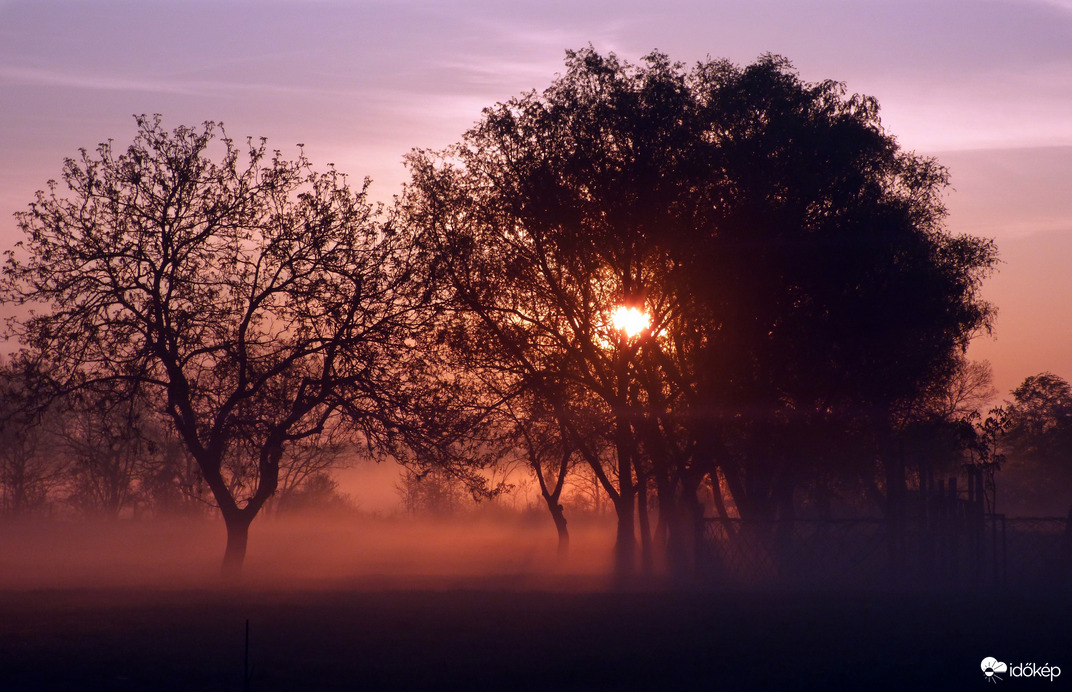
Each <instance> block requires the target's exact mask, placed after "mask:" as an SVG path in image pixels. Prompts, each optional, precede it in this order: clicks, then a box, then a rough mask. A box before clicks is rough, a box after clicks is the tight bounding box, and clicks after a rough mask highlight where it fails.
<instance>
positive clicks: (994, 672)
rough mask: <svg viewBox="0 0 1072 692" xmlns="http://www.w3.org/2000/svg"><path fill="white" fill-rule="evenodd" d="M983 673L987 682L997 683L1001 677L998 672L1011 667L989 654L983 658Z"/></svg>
mask: <svg viewBox="0 0 1072 692" xmlns="http://www.w3.org/2000/svg"><path fill="white" fill-rule="evenodd" d="M982 668H983V675H985V676H986V681H987V682H993V683H997V681H998V680H1000V679H1001V676H1000V675H998V673H1004V672H1005V671H1007V670H1008V669H1009V667H1008V666H1007V665H1005V664H1004V663H1002V662H1001V661H999V660H998V659H996V658H994V657H993V656H987V657H986V658H984V659H983V664H982Z"/></svg>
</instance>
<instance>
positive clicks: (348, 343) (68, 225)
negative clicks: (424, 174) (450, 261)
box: [2, 116, 424, 574]
mask: <svg viewBox="0 0 1072 692" xmlns="http://www.w3.org/2000/svg"><path fill="white" fill-rule="evenodd" d="M137 125H138V133H137V136H136V137H135V139H134V141H133V143H132V144H131V145H130V146H129V147H128V148H127V150H126V151H125V152H121V153H120V152H117V151H116V150H115V149H114V148H113V146H112V143H111V142H108V143H105V144H101V145H100V146H99V147H98V148H97V150H96V152H95V153H90V152H88V151H86V150H82V152H81V155H80V157H79V158H77V159H68V160H67V161H66V163H65V165H64V170H63V184H62V185H60V184H57V183H56V182H50V184H49V189H48V191H45V192H39V193H38V195H37V198H36V200H35V201H34V202H33V203H32V204H31V205H30V207H29V210H28V211H25V212H22V213H20V214H19V215H18V223H19V227H20V228H21V229H22V231H23V232H24V234H25V239H24V240H23V241H22V242H20V243H19V244H18V246H17V247H16V249H15V250H13V251H9V252H8V253H7V262H6V265H5V267H4V272H3V282H2V286H3V294H4V297H5V298H6V299H7V300H11V301H15V302H17V303H19V304H30V303H33V304H35V305H39V306H43V307H42V309H40V310H39V311H35V312H33V313H31V314H30V315H29V316H28V317H25V318H21V319H17V320H16V321H15V322H14V323H13V324H12V330H11V331H12V333H13V334H14V335H15V336H16V337H18V338H19V340H20V341H21V343H22V344H24V346H25V347H26V348H28V349H31V350H32V351H34V352H36V353H38V354H41V358H43V359H44V360H45V361H46V363H47V364H48V367H47V368H46V370H47V371H48V372H52V373H64V375H65V376H64V377H63V380H62V382H60V383H59V385H60V387H61V389H62V390H67V391H70V390H75V389H93V388H95V387H98V388H107V387H108V386H109V385H110V383H113V382H117V381H118V382H126V383H135V384H136V385H137V386H138V387H140V388H142V389H144V390H145V391H146V392H147V393H151V394H153V395H154V396H155V397H156V400H157V401H159V402H160V405H161V408H162V414H163V415H164V416H165V417H166V418H167V420H169V421H170V423H171V425H172V426H173V428H174V431H175V433H176V435H177V437H178V438H179V439H181V441H182V443H183V445H184V446H185V448H186V450H187V451H188V452H189V454H190V456H191V457H192V458H193V459H194V460H195V461H196V463H197V466H198V468H199V470H200V473H201V476H202V478H203V479H204V482H205V483H206V484H207V485H208V487H209V489H210V490H211V493H212V497H213V498H214V500H215V502H216V504H217V505H218V506H219V509H220V512H221V514H222V515H223V519H224V522H225V524H226V527H227V548H226V552H225V556H224V571H225V572H227V573H230V574H235V573H237V572H238V571H239V570H240V568H241V564H242V561H243V559H244V556H245V552H246V545H247V540H248V532H249V526H250V523H251V521H252V520H253V518H254V517H255V516H256V515H257V513H258V511H259V510H260V509H261V507H263V505H264V504H265V502H266V501H267V500H268V499H269V498H270V497H272V495H273V493H274V492H275V491H276V488H277V486H278V482H279V468H280V461H281V460H282V459H283V457H284V454H285V453H286V451H287V449H288V447H290V446H291V445H294V444H296V443H298V442H300V441H303V440H309V439H311V438H315V437H317V436H318V435H320V433H321V432H322V431H323V429H324V426H325V425H326V423H327V422H328V421H329V420H330V419H331V418H332V416H334V415H335V414H336V412H341V413H344V414H345V416H346V418H347V420H348V421H349V424H350V425H351V426H352V428H353V429H354V430H356V432H357V434H358V439H359V440H360V441H362V442H363V443H365V444H370V445H371V444H374V443H375V442H376V440H378V439H381V438H384V439H386V438H388V437H390V435H389V434H388V432H387V431H388V429H389V428H390V427H391V425H392V424H393V423H394V422H395V421H396V420H397V419H398V418H399V417H402V416H405V415H407V412H410V411H411V410H412V403H413V402H414V401H416V400H417V399H419V398H420V397H419V394H418V393H419V391H420V384H421V383H420V382H418V381H416V378H419V376H420V373H421V372H423V370H422V369H421V368H420V367H419V366H417V365H415V366H414V367H413V368H409V367H408V365H409V364H410V362H411V361H412V360H413V359H414V354H415V353H416V349H413V348H410V347H409V346H408V345H407V340H408V343H414V344H415V343H416V341H415V339H420V338H422V336H421V334H422V332H423V329H422V324H421V320H422V319H424V312H423V311H422V306H423V304H424V303H423V298H422V292H421V290H419V288H420V287H419V286H418V283H419V282H418V281H417V280H416V279H415V276H414V272H415V267H416V266H417V265H418V263H417V261H416V260H417V256H416V250H415V249H414V248H415V246H414V245H413V244H412V243H410V242H409V241H408V239H407V238H406V237H405V235H404V234H401V233H399V232H397V230H396V229H395V227H394V226H392V224H390V223H389V222H386V221H384V219H383V216H382V214H381V213H380V212H379V210H378V209H377V208H376V207H373V206H372V205H370V204H369V203H368V201H367V197H366V188H367V185H368V181H367V180H366V181H365V185H364V186H362V188H361V189H360V190H359V191H357V192H354V191H352V190H351V189H350V187H349V185H348V183H347V180H346V178H345V176H343V175H342V174H340V173H338V172H337V171H335V170H334V169H329V170H328V171H327V172H326V173H319V172H316V171H314V170H313V169H312V167H311V165H310V163H309V162H308V161H307V160H306V158H305V157H304V155H302V154H299V155H298V157H297V158H296V159H295V160H293V161H288V160H287V159H285V158H283V156H282V155H281V154H280V153H279V152H278V151H276V152H274V153H272V154H270V153H269V152H268V151H267V149H266V145H265V142H264V140H260V141H259V142H254V141H253V140H248V141H247V146H246V147H244V148H243V147H239V146H238V145H237V144H236V143H235V142H234V141H232V140H231V139H228V138H227V137H226V136H225V134H224V132H223V129H222V127H221V126H219V125H216V124H214V123H211V122H209V123H205V124H204V126H203V127H202V128H201V129H194V128H189V127H178V128H176V129H175V130H174V131H172V132H168V131H166V130H165V129H164V128H163V127H162V125H161V119H160V117H159V116H156V117H153V118H147V117H145V116H142V117H139V118H137ZM409 415H412V414H409Z"/></svg>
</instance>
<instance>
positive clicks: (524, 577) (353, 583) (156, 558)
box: [0, 511, 614, 590]
mask: <svg viewBox="0 0 1072 692" xmlns="http://www.w3.org/2000/svg"><path fill="white" fill-rule="evenodd" d="M571 528H573V532H572V546H571V548H572V549H571V554H570V556H569V558H568V559H567V560H565V561H564V562H560V561H559V560H558V558H557V553H556V551H557V543H556V538H555V531H554V527H553V526H552V525H551V521H550V519H548V518H547V517H546V516H545V515H544V514H538V513H535V512H531V513H525V514H514V513H508V512H494V511H492V512H485V513H483V514H479V513H478V514H474V515H472V516H461V517H444V518H438V519H437V518H428V517H421V518H414V517H410V516H407V515H404V514H396V515H395V516H370V515H364V514H360V513H357V512H347V513H340V512H335V513H330V512H325V513H320V512H301V513H291V514H286V515H283V516H267V517H264V518H263V519H262V520H260V521H258V522H257V524H256V525H255V526H254V527H253V528H252V530H251V532H250V549H249V556H248V559H247V564H246V570H245V573H244V575H243V578H242V585H243V586H245V587H250V588H257V589H308V588H314V589H316V588H342V587H346V588H356V589H405V588H432V589H440V588H451V587H457V586H460V585H465V584H471V585H489V584H490V585H495V586H496V587H501V588H523V587H533V586H538V585H540V584H544V585H546V584H547V583H549V580H550V581H554V582H556V583H559V584H560V585H561V586H560V587H559V588H573V587H574V586H576V587H577V588H586V589H590V588H599V587H600V586H605V585H606V584H607V583H609V573H610V567H611V557H612V548H613V540H614V532H613V521H611V520H610V519H609V518H607V519H602V520H601V519H590V520H587V521H584V520H580V521H577V522H576V526H571ZM225 541H226V536H225V534H224V531H223V529H222V526H221V525H220V522H219V519H218V518H216V517H204V518H173V519H139V520H110V521H105V520H85V519H78V520H54V521H35V520H25V521H19V522H5V523H3V524H0V589H23V590H24V589H86V588H132V587H137V588H153V589H201V588H213V587H215V586H224V585H225V584H226V583H225V582H223V581H222V580H221V577H220V555H221V554H222V552H223V547H224V543H225Z"/></svg>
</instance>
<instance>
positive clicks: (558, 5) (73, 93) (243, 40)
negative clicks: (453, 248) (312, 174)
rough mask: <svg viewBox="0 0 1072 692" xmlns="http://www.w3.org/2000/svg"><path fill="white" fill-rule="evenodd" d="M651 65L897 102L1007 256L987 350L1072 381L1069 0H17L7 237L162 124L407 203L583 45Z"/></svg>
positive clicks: (3, 237)
mask: <svg viewBox="0 0 1072 692" xmlns="http://www.w3.org/2000/svg"><path fill="white" fill-rule="evenodd" d="M589 42H591V43H592V44H593V45H594V46H595V48H596V49H597V50H599V51H602V52H606V51H614V52H616V53H618V55H619V56H621V57H623V58H626V59H628V60H631V61H636V60H638V59H639V58H640V57H641V56H642V55H643V54H645V53H647V52H649V51H650V50H652V49H655V48H658V49H659V50H662V51H664V52H666V53H668V54H669V55H670V56H671V57H672V58H674V59H677V60H681V61H684V62H693V61H696V60H699V59H702V58H704V57H705V56H707V55H710V56H712V57H725V58H729V59H731V60H733V61H735V62H739V63H747V62H750V61H752V60H754V59H755V58H756V57H757V56H758V55H760V54H762V53H765V52H773V53H780V54H782V55H785V56H787V57H788V58H790V59H791V60H792V61H793V62H794V64H795V65H796V66H797V68H798V69H799V70H800V72H801V75H802V76H803V77H804V78H805V79H808V80H819V79H826V78H833V79H838V80H842V81H844V82H846V83H847V86H848V88H849V89H850V90H851V91H856V92H862V93H867V94H871V95H873V96H875V97H877V98H878V99H879V102H880V103H881V104H882V113H883V121H884V123H885V124H886V126H887V127H888V128H889V130H890V131H892V132H893V133H894V134H895V135H897V137H898V140H899V141H900V143H901V144H902V146H903V147H904V148H906V149H911V150H916V151H919V152H923V153H926V154H932V155H935V156H937V157H938V158H939V160H940V161H942V162H943V163H944V164H946V165H947V166H949V168H950V169H951V172H952V177H953V187H954V188H955V189H954V190H953V191H951V192H950V195H949V199H948V204H949V208H950V210H951V215H950V218H949V226H950V228H951V229H952V230H953V231H954V232H968V233H975V234H981V235H986V236H988V237H992V238H995V239H996V240H997V241H998V245H999V249H1000V250H1001V254H1002V258H1003V260H1004V264H1003V265H1002V267H1001V272H1000V273H999V275H998V276H996V277H995V278H994V279H992V280H991V281H990V282H988V284H987V287H986V292H987V295H988V297H989V298H990V299H991V300H992V301H994V302H995V303H996V304H997V305H998V307H999V309H1000V311H1001V312H1000V316H999V319H998V324H997V339H996V340H986V339H980V340H979V341H978V342H977V344H976V345H974V346H973V348H972V351H971V355H972V356H973V357H976V358H988V359H990V360H991V362H992V363H993V365H994V370H995V375H996V384H997V386H998V387H999V388H1000V389H1001V390H1002V393H1003V394H1006V393H1007V392H1008V390H1009V389H1010V388H1012V387H1013V386H1015V385H1016V384H1017V383H1019V381H1021V380H1022V379H1023V378H1024V377H1026V376H1027V375H1030V374H1034V373H1036V372H1039V371H1042V370H1050V371H1053V372H1056V373H1057V374H1059V375H1061V376H1063V377H1065V378H1072V348H1070V346H1072V271H1070V270H1072V184H1070V183H1072V0H1006V1H1004V2H986V1H984V0H959V1H958V0H925V1H919V2H917V1H915V0H899V1H894V0H882V1H879V0H875V1H872V0H855V1H849V0H747V1H746V0H740V1H736V0H735V1H732V2H710V1H709V2H700V1H699V0H694V1H691V2H689V1H675V0H664V1H663V2H661V3H658V4H657V3H653V2H651V0H646V1H644V2H638V1H636V0H615V1H614V2H604V1H600V2H586V1H584V0H571V1H570V2H541V3H539V4H536V3H533V4H531V5H528V4H521V3H517V2H507V1H505V0H500V1H499V2H490V1H488V2H477V1H473V0H468V1H460V2H416V1H407V0H380V1H373V2H343V1H341V0H336V1H331V0H243V1H239V0H231V1H229V0H213V1H212V2H202V1H200V0H194V1H182V2H179V1H177V0H172V1H168V0H159V1H149V0H141V1H139V0H126V1H118V0H113V1H102V2H94V1H90V0H81V1H75V0H68V1H50V0H25V1H21V0H0V94H2V96H0V99H2V101H0V103H2V109H0V245H2V246H3V247H8V246H10V245H11V244H12V243H13V242H14V241H15V239H16V238H17V235H18V234H17V231H16V228H15V222H14V219H13V218H12V216H11V214H12V213H13V212H14V211H16V210H18V209H21V208H24V206H25V205H26V204H27V203H28V202H29V201H30V199H31V198H32V196H33V192H34V190H36V189H38V188H41V187H44V185H45V182H46V181H47V180H48V179H49V178H54V177H58V175H59V173H60V167H61V162H62V160H63V158H64V157H65V156H70V155H73V154H74V153H75V152H76V151H77V149H78V148H79V147H93V146H95V145H96V143H97V142H100V141H102V140H104V139H108V138H113V139H115V140H116V142H117V144H118V145H120V146H123V145H125V144H126V143H127V142H128V141H129V140H130V138H131V137H132V136H133V134H134V120H133V118H132V117H131V115H132V114H134V113H154V112H159V113H162V114H163V115H164V116H165V124H166V125H168V126H172V127H173V126H176V125H179V124H197V123H200V122H202V121H204V120H217V121H222V122H223V123H224V124H225V125H226V127H227V131H228V133H229V134H230V135H231V136H232V137H236V138H240V137H245V136H247V135H253V136H258V137H259V136H266V137H268V138H269V146H271V147H273V148H279V149H282V150H283V151H284V152H285V153H293V152H294V145H295V144H296V143H298V142H303V143H304V144H305V150H306V153H307V154H308V155H309V156H310V158H311V159H312V160H313V162H314V164H316V165H317V166H318V167H322V166H323V165H324V164H326V163H328V162H332V163H335V164H336V166H337V167H338V168H339V169H340V170H342V171H344V172H347V173H349V174H351V175H352V176H353V177H354V178H355V179H358V180H359V179H360V178H362V177H364V176H366V175H368V176H371V177H372V178H373V179H374V184H373V188H372V191H373V195H374V196H376V197H378V198H381V199H389V198H390V196H391V195H392V194H394V193H395V192H396V191H397V190H398V186H399V185H400V184H401V182H402V181H403V179H404V170H403V168H402V165H401V159H402V156H403V155H404V154H405V153H406V152H407V151H408V150H409V149H411V148H413V147H428V148H438V147H441V146H444V145H446V144H449V143H451V142H453V141H455V140H456V139H457V138H458V137H459V135H460V134H461V133H462V132H463V131H464V130H465V129H466V128H467V127H468V126H469V125H471V124H472V123H473V121H475V120H476V119H477V118H478V117H479V115H480V109H481V108H483V107H484V106H487V105H491V104H493V103H495V102H497V101H501V100H504V99H506V98H509V97H510V96H512V95H515V94H517V93H520V92H522V91H527V90H530V89H542V88H543V87H545V86H546V85H547V84H548V83H549V82H550V80H551V79H552V78H553V76H554V74H555V73H556V72H557V71H559V70H560V69H561V66H562V58H563V53H564V50H565V49H567V48H579V47H582V46H584V45H586V44H587V43H589Z"/></svg>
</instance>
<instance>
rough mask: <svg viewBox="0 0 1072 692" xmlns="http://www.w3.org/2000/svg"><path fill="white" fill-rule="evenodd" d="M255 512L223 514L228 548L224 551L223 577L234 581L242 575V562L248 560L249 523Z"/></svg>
mask: <svg viewBox="0 0 1072 692" xmlns="http://www.w3.org/2000/svg"><path fill="white" fill-rule="evenodd" d="M252 520H253V514H252V513H247V512H238V513H227V514H225V515H224V516H223V521H224V524H226V526H227V549H226V550H225V551H224V553H223V577H224V579H227V580H230V581H233V580H237V579H238V578H240V577H241V576H242V564H243V563H244V562H245V560H246V544H247V543H248V542H249V525H250V523H251V522H252Z"/></svg>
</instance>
